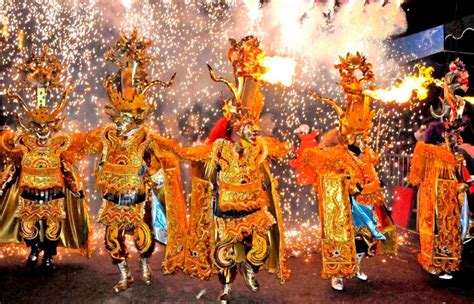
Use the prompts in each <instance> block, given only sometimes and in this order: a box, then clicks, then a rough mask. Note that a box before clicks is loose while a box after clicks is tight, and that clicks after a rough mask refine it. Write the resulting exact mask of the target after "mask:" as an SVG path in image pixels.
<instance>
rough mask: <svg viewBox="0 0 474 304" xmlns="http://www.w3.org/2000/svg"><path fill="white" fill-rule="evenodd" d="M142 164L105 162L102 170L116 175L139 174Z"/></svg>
mask: <svg viewBox="0 0 474 304" xmlns="http://www.w3.org/2000/svg"><path fill="white" fill-rule="evenodd" d="M141 169H142V166H124V165H114V164H109V163H105V164H104V166H103V167H102V171H104V172H108V173H112V174H118V175H139V174H140V172H141Z"/></svg>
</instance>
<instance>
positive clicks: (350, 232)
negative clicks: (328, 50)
mask: <svg viewBox="0 0 474 304" xmlns="http://www.w3.org/2000/svg"><path fill="white" fill-rule="evenodd" d="M340 60H341V63H340V64H338V65H336V68H338V69H339V72H340V75H341V85H342V87H343V89H344V92H345V94H346V103H347V106H346V110H343V109H342V108H341V107H340V106H339V105H338V104H337V102H335V101H334V100H331V99H328V98H324V97H320V96H317V95H315V94H313V96H314V97H316V99H319V100H322V101H324V102H327V103H329V104H331V105H332V106H333V107H334V109H335V110H336V112H337V114H338V116H339V128H338V129H333V130H331V131H329V132H328V133H327V134H326V135H325V136H324V137H323V138H322V139H321V142H320V144H319V147H318V148H309V149H306V150H305V152H304V153H303V154H304V155H303V160H304V162H305V163H306V166H308V167H309V168H311V169H313V172H315V176H316V178H315V183H314V190H315V191H316V192H317V193H318V202H319V214H320V220H321V230H322V236H321V237H322V240H321V241H322V243H321V251H322V270H321V277H322V278H323V279H331V285H332V287H333V288H334V289H336V290H342V289H343V280H342V279H343V278H351V277H354V276H357V278H359V279H360V280H363V281H365V280H367V276H366V275H365V274H364V273H362V272H361V270H360V263H361V261H362V259H363V258H364V256H366V255H374V254H375V251H376V247H378V249H379V251H380V252H382V253H387V254H394V253H396V250H397V244H396V239H397V238H396V233H395V228H394V224H393V221H392V220H391V218H390V216H389V213H388V211H387V209H386V207H385V205H384V201H385V200H384V197H383V193H382V189H381V186H380V181H379V179H378V176H377V172H376V169H375V165H376V163H377V156H376V154H375V153H374V151H373V150H372V149H371V148H370V147H369V146H367V143H368V141H369V139H370V138H369V135H368V134H369V131H370V129H371V128H372V119H373V115H374V113H373V111H371V109H370V104H371V98H370V97H369V96H365V95H364V94H363V90H364V89H365V87H366V84H365V83H370V82H372V81H373V80H374V75H373V72H372V70H371V65H370V64H369V63H367V62H366V59H365V57H363V56H362V55H361V54H359V53H357V54H355V55H353V54H347V56H346V57H345V58H342V57H340ZM357 71H360V72H361V73H360V75H361V76H362V77H360V76H359V75H357V73H356V72H357ZM358 77H360V78H358ZM370 88H372V89H373V86H371V87H370ZM377 245H378V246H377Z"/></svg>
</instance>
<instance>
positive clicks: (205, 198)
mask: <svg viewBox="0 0 474 304" xmlns="http://www.w3.org/2000/svg"><path fill="white" fill-rule="evenodd" d="M261 140H262V142H264V144H265V145H266V146H267V148H268V154H269V157H271V158H282V157H284V156H285V155H287V154H288V152H289V149H288V147H287V146H286V143H282V142H279V141H278V140H276V139H275V138H271V137H264V138H262V139H261ZM211 149H212V145H205V146H199V147H191V148H188V149H185V150H182V151H181V152H180V154H181V156H182V157H183V158H186V159H189V160H193V161H204V160H206V159H207V158H208V157H209V155H210V151H211ZM260 170H262V172H263V173H264V176H265V179H266V180H265V182H267V184H269V185H270V187H269V189H268V190H267V193H266V194H267V195H268V197H269V202H270V205H269V207H268V211H269V212H270V213H271V214H272V215H273V217H274V218H275V220H276V225H273V226H272V228H271V229H270V242H271V246H270V256H269V257H268V259H267V260H266V261H265V263H264V264H263V268H265V269H267V270H268V271H269V272H272V273H276V274H277V276H278V277H279V278H280V280H281V281H282V282H283V281H285V280H287V279H288V278H289V277H290V270H289V269H288V267H287V265H286V249H285V233H284V227H283V213H282V209H281V203H280V196H279V194H278V190H277V187H278V182H277V180H276V179H275V178H274V177H273V176H272V174H271V172H270V166H269V163H268V161H265V162H264V163H263V164H262V167H261V168H260ZM202 173H203V172H202V170H199V169H196V167H195V170H193V177H192V195H191V210H190V218H189V229H188V235H187V240H186V247H185V262H184V271H185V272H186V273H188V274H190V275H192V276H195V277H198V278H200V279H206V280H207V279H209V278H210V277H211V275H212V273H215V272H216V271H217V268H216V267H215V266H214V263H213V248H214V243H215V237H216V231H215V224H214V215H213V210H212V199H213V194H212V191H211V188H212V184H211V182H210V181H208V180H205V179H202V178H201V176H202V175H203V174H202Z"/></svg>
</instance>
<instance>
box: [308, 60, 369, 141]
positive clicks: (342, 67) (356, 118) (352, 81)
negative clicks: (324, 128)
mask: <svg viewBox="0 0 474 304" xmlns="http://www.w3.org/2000/svg"><path fill="white" fill-rule="evenodd" d="M339 59H340V63H339V64H336V65H335V67H336V68H337V69H338V70H339V74H340V75H341V81H340V84H341V86H342V89H343V90H344V93H345V95H346V109H345V110H344V109H343V108H342V107H341V106H340V105H339V104H338V103H337V102H336V101H334V100H332V99H329V98H325V97H321V96H318V95H316V94H313V93H311V95H313V97H315V98H316V99H320V100H322V101H324V102H327V103H329V104H331V105H332V106H333V108H334V109H335V110H336V112H337V115H338V117H339V123H340V131H341V133H342V135H344V136H351V135H354V134H365V135H367V134H368V132H369V131H370V130H371V129H372V125H373V124H372V120H373V118H374V114H375V112H374V111H373V110H371V103H372V98H371V97H369V96H366V95H364V94H363V91H364V90H367V89H370V90H375V86H374V85H373V82H374V80H375V78H374V73H373V71H372V65H371V64H370V63H368V62H367V60H366V58H365V57H364V56H363V55H362V54H360V53H359V52H357V53H356V54H355V55H354V54H351V53H347V55H346V57H345V58H344V57H341V56H339Z"/></svg>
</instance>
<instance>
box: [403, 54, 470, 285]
mask: <svg viewBox="0 0 474 304" xmlns="http://www.w3.org/2000/svg"><path fill="white" fill-rule="evenodd" d="M468 76H469V75H468V74H467V71H466V70H465V67H464V64H463V63H462V61H460V60H459V59H456V60H455V61H453V62H451V64H450V71H449V72H448V73H447V74H446V76H445V77H444V78H443V80H442V81H441V83H440V84H439V85H440V86H441V87H442V88H443V91H444V96H443V98H442V102H443V103H442V106H443V111H442V113H441V114H438V113H436V112H435V111H434V110H433V108H431V114H432V115H433V117H435V118H438V119H440V120H441V121H443V122H433V123H431V124H430V125H429V126H428V128H427V130H426V131H425V133H424V137H425V138H424V142H421V141H420V142H418V143H417V145H416V147H415V151H414V153H413V158H412V160H411V167H410V175H409V182H410V183H411V184H413V185H419V194H418V208H417V209H418V214H417V216H418V230H419V233H420V251H421V252H420V253H419V255H418V262H419V263H420V265H421V266H422V267H423V269H425V270H426V271H428V272H429V273H431V274H434V275H438V276H439V278H441V279H451V278H452V272H454V271H457V270H459V267H460V264H461V253H462V244H463V241H464V240H465V239H467V238H470V237H472V236H466V234H467V226H468V225H469V220H468V216H467V213H468V205H467V196H466V190H467V189H468V185H467V183H466V180H467V179H468V178H464V175H463V169H464V168H463V167H464V158H463V156H462V154H461V153H460V152H459V151H458V147H457V145H458V142H459V140H458V136H459V132H460V130H461V129H460V127H461V123H460V118H461V116H462V113H463V109H464V105H465V100H464V99H466V98H467V97H461V96H459V95H458V94H459V92H460V90H462V91H467V84H468Z"/></svg>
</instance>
